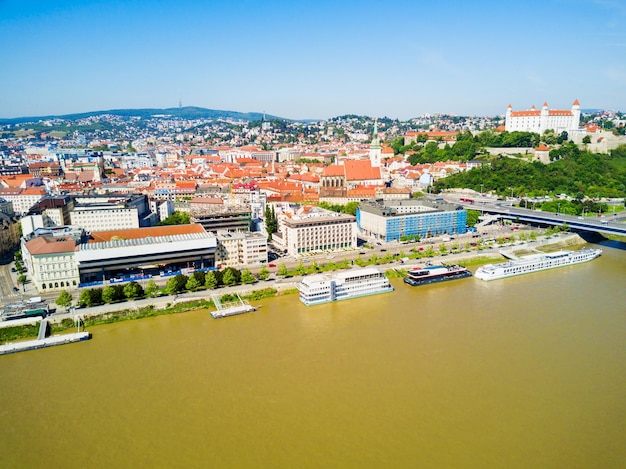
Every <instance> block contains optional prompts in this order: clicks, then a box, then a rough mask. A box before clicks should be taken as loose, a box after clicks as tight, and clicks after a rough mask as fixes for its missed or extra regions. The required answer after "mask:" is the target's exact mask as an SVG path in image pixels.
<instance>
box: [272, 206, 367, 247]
mask: <svg viewBox="0 0 626 469" xmlns="http://www.w3.org/2000/svg"><path fill="white" fill-rule="evenodd" d="M278 231H279V233H275V234H274V235H272V240H273V241H274V242H275V243H276V244H277V245H278V246H279V247H281V248H282V249H284V250H286V251H287V253H289V255H292V256H295V255H298V254H305V253H307V252H324V251H338V250H342V249H356V247H357V227H356V217H353V216H352V215H344V214H339V213H334V212H329V211H326V210H324V211H320V212H312V213H307V214H304V215H294V216H292V217H291V218H286V217H285V218H280V219H279V228H278Z"/></svg>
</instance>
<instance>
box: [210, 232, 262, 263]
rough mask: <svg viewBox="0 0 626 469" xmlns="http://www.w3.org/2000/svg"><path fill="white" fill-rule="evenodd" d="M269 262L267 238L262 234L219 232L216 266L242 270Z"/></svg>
mask: <svg viewBox="0 0 626 469" xmlns="http://www.w3.org/2000/svg"><path fill="white" fill-rule="evenodd" d="M266 262H267V237H266V236H265V235H263V234H262V233H245V232H236V233H232V232H228V231H218V232H217V248H216V251H215V264H216V265H217V266H220V268H224V267H235V268H241V267H246V266H250V265H255V264H257V265H258V264H264V263H266Z"/></svg>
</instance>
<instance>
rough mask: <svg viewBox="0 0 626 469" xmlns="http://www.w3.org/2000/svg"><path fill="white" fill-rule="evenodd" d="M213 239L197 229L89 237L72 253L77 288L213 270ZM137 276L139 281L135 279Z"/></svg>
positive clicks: (179, 227) (170, 228) (184, 227)
mask: <svg viewBox="0 0 626 469" xmlns="http://www.w3.org/2000/svg"><path fill="white" fill-rule="evenodd" d="M216 247H217V240H216V238H215V235H214V234H212V233H207V232H205V231H204V229H203V228H202V227H201V226H200V225H195V224H191V225H174V226H159V227H152V228H138V229H133V230H117V231H106V232H94V233H91V238H90V241H89V243H83V244H80V245H79V246H78V248H77V250H76V263H77V265H78V271H79V275H80V283H81V284H90V283H93V282H103V281H108V280H111V279H124V278H132V277H136V278H143V277H144V276H145V275H162V276H163V275H165V276H167V275H168V274H171V273H175V272H178V271H182V270H183V269H190V268H212V267H215V250H216ZM137 276H139V277H137Z"/></svg>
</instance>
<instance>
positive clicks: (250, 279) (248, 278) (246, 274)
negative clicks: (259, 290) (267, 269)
mask: <svg viewBox="0 0 626 469" xmlns="http://www.w3.org/2000/svg"><path fill="white" fill-rule="evenodd" d="M254 282H256V278H254V275H252V272H250V270H248V269H244V270H243V271H242V272H241V283H254Z"/></svg>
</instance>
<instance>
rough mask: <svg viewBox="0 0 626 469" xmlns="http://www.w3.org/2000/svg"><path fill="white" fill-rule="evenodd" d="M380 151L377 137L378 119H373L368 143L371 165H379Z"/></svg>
mask: <svg viewBox="0 0 626 469" xmlns="http://www.w3.org/2000/svg"><path fill="white" fill-rule="evenodd" d="M381 156H382V151H381V148H380V140H379V138H378V119H376V120H375V121H374V132H372V143H370V162H371V164H372V167H374V168H378V167H380V159H381Z"/></svg>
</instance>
